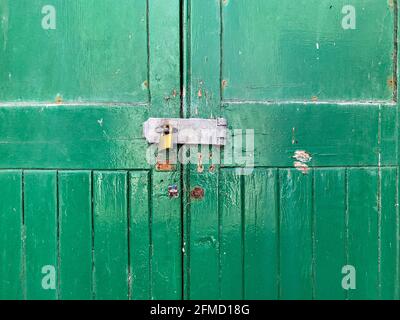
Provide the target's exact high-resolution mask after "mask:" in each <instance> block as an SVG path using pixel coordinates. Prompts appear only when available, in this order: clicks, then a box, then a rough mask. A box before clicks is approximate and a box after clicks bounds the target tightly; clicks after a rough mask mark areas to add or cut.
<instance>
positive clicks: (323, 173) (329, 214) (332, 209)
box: [313, 169, 347, 300]
mask: <svg viewBox="0 0 400 320" xmlns="http://www.w3.org/2000/svg"><path fill="white" fill-rule="evenodd" d="M345 178H346V175H345V170H344V169H316V170H315V177H314V179H315V180H314V213H313V214H314V226H315V238H314V246H315V278H314V281H315V298H316V299H321V300H332V299H333V300H336V299H338V300H342V299H344V298H345V297H346V292H345V290H343V288H342V278H343V275H342V273H341V271H342V268H343V266H345V265H346V264H347V263H346V251H345V249H346V233H345V212H346V185H345V184H346V179H345Z"/></svg>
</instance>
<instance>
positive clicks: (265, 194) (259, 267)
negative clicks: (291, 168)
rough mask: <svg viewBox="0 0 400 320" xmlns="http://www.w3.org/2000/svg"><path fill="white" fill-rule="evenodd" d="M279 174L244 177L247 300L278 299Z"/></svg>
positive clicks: (256, 173)
mask: <svg viewBox="0 0 400 320" xmlns="http://www.w3.org/2000/svg"><path fill="white" fill-rule="evenodd" d="M277 181H278V180H277V170H274V169H268V170H267V169H256V170H255V171H254V173H253V174H252V175H249V176H245V177H244V194H245V200H244V202H245V205H244V208H245V213H244V216H245V221H244V223H245V239H244V249H245V252H244V255H245V256H244V263H245V269H244V272H245V274H244V285H245V287H244V290H245V299H257V300H258V299H277V298H278V192H277V191H278V190H277V187H278V185H277Z"/></svg>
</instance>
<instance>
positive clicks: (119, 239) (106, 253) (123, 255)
mask: <svg viewBox="0 0 400 320" xmlns="http://www.w3.org/2000/svg"><path fill="white" fill-rule="evenodd" d="M93 193H94V195H93V221H94V223H93V226H94V268H95V269H94V294H95V298H96V299H98V300H105V299H106V300H108V299H112V300H122V299H124V300H125V299H128V211H127V173H126V172H110V171H109V172H94V173H93Z"/></svg>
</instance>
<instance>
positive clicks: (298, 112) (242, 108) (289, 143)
mask: <svg viewBox="0 0 400 320" xmlns="http://www.w3.org/2000/svg"><path fill="white" fill-rule="evenodd" d="M396 112H397V111H396V107H395V106H383V105H382V106H379V105H355V104H354V105H350V104H327V105H318V104H276V105H275V104H271V105H266V104H261V103H260V104H253V103H245V104H228V105H224V108H223V115H224V117H226V119H227V120H228V124H229V127H230V128H231V129H242V130H245V129H253V130H254V134H255V136H254V146H255V150H254V162H255V165H256V166H268V167H282V166H284V167H287V166H288V167H292V166H293V164H294V161H295V160H294V159H293V156H294V153H295V151H297V150H304V151H307V152H308V153H310V154H311V156H312V160H311V161H310V162H309V163H308V165H309V166H324V167H325V166H335V167H336V166H346V167H351V166H362V165H365V166H367V165H368V166H378V163H381V165H397V162H398V160H397V159H398V157H397V147H396V145H397V134H398V133H397V129H396V126H395V125H394V124H395V121H393V119H396ZM390 119H392V120H390ZM367 124H368V125H367ZM379 137H380V138H379ZM379 154H380V159H379V158H378V155H379ZM234 165H235V163H234ZM229 166H231V164H229Z"/></svg>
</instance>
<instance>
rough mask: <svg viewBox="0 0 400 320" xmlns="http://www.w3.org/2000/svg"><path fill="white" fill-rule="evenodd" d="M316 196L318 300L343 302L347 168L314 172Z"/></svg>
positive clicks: (316, 277)
mask: <svg viewBox="0 0 400 320" xmlns="http://www.w3.org/2000/svg"><path fill="white" fill-rule="evenodd" d="M313 193H314V206H313V213H312V214H313V228H314V239H313V240H314V243H313V250H314V259H315V269H314V285H315V298H316V299H321V300H324V299H344V298H345V297H346V293H345V291H344V290H343V288H342V286H341V284H342V277H343V275H342V274H341V273H340V272H339V271H340V270H341V269H342V267H343V266H344V265H346V264H347V258H346V171H345V169H341V168H337V169H336V168H335V169H327V170H321V169H317V170H315V172H314V188H313ZM391 254H393V252H392V253H391Z"/></svg>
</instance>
